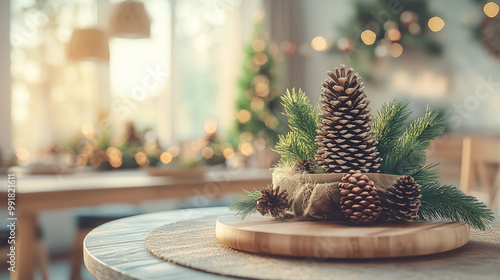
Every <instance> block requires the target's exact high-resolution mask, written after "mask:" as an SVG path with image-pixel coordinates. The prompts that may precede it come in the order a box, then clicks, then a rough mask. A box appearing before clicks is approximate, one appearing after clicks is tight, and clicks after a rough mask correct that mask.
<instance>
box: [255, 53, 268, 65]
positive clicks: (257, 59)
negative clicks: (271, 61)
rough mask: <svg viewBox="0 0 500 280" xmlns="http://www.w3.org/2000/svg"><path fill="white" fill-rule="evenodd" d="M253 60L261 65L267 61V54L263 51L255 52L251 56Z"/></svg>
mask: <svg viewBox="0 0 500 280" xmlns="http://www.w3.org/2000/svg"><path fill="white" fill-rule="evenodd" d="M253 62H255V64H257V65H259V66H262V65H264V64H266V63H267V55H265V54H263V53H256V54H255V55H254V56H253Z"/></svg>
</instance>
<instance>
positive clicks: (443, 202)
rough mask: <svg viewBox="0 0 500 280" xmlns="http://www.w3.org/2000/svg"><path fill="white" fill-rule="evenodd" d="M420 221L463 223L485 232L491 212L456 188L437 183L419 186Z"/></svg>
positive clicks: (489, 221)
mask: <svg viewBox="0 0 500 280" xmlns="http://www.w3.org/2000/svg"><path fill="white" fill-rule="evenodd" d="M420 192H421V194H422V198H421V206H420V209H419V211H418V215H419V218H421V219H424V220H425V219H446V220H452V221H464V222H467V223H468V224H469V225H470V226H471V227H473V228H476V229H480V230H485V229H486V228H487V227H488V225H489V224H490V223H491V222H493V220H494V216H493V212H492V211H491V210H490V209H488V208H487V207H486V205H484V204H483V203H481V202H479V201H478V200H477V199H476V198H475V197H473V196H467V195H465V194H464V193H463V192H461V191H460V190H459V189H458V188H456V187H454V186H450V185H441V184H440V183H439V182H434V183H431V184H426V185H421V186H420Z"/></svg>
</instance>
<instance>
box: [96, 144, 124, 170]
mask: <svg viewBox="0 0 500 280" xmlns="http://www.w3.org/2000/svg"><path fill="white" fill-rule="evenodd" d="M101 153H102V151H97V155H96V156H94V157H92V158H91V159H90V164H91V165H92V166H94V167H95V166H96V165H97V166H99V165H100V164H101V162H100V161H99V162H97V160H95V163H94V162H93V160H94V159H98V158H99V157H100V156H101ZM106 156H108V161H109V164H111V166H113V167H114V168H118V167H120V166H121V165H122V152H121V151H120V150H118V149H117V148H115V147H109V148H108V149H106Z"/></svg>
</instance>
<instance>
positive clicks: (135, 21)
mask: <svg viewBox="0 0 500 280" xmlns="http://www.w3.org/2000/svg"><path fill="white" fill-rule="evenodd" d="M499 5H500V1H498V0H492V1H488V0H486V1H483V0H455V1H452V0H446V1H424V0H420V1H405V0H400V1H391V0H358V1H340V0H307V1H306V0H210V1H206V0H141V1H136V0H125V1H123V0H10V1H8V0H6V1H0V21H1V22H0V37H1V38H2V40H0V107H1V108H0V115H1V116H2V119H1V122H0V129H1V130H0V131H1V132H0V155H1V158H0V160H1V162H0V163H1V165H0V170H1V172H2V175H3V177H2V178H5V180H4V179H2V180H3V181H7V179H6V178H7V174H16V178H17V188H18V189H17V192H18V198H19V201H20V203H21V205H20V206H19V208H17V211H18V212H17V214H18V215H19V217H20V218H23V222H21V221H20V222H19V223H20V224H19V226H20V227H23V226H24V228H27V229H31V230H32V231H36V232H38V234H35V235H36V236H35V237H33V242H32V243H30V244H31V245H30V248H29V249H28V248H23V249H21V250H22V252H25V253H26V252H32V254H33V256H36V257H33V259H32V260H28V261H26V264H25V265H29V266H30V267H33V269H34V270H35V271H34V273H35V274H34V275H35V278H36V279H42V278H44V275H45V274H46V275H50V276H48V277H49V279H79V278H80V277H81V278H83V279H93V278H92V276H91V275H90V274H89V273H88V272H87V271H86V270H85V267H84V266H83V265H82V260H81V242H82V240H83V237H84V236H85V234H86V233H87V232H88V231H89V230H90V229H91V228H92V227H95V226H97V225H99V224H100V223H103V222H106V221H109V220H111V219H115V218H120V217H125V216H129V215H134V214H139V213H149V212H156V211H165V210H171V209H183V208H192V207H209V206H222V205H227V204H228V203H229V202H230V201H231V198H232V197H233V196H234V195H235V194H237V193H240V192H241V189H242V188H246V189H250V188H252V187H254V186H255V187H258V186H259V185H260V186H262V185H265V184H266V182H270V181H271V172H270V171H269V169H270V168H271V167H272V166H273V164H275V163H276V162H277V161H278V159H279V156H278V155H277V154H276V153H275V152H273V150H272V149H273V147H274V145H275V144H276V142H277V141H278V135H280V134H283V133H286V132H287V127H288V126H287V124H286V119H285V118H284V117H283V115H282V108H281V104H280V102H281V100H280V98H279V96H280V95H281V94H282V93H283V92H284V91H285V90H286V89H287V88H290V89H291V88H297V89H298V88H301V89H302V90H304V91H305V92H306V94H307V95H308V96H309V97H310V99H311V100H312V102H313V103H314V104H316V103H317V102H318V101H319V96H320V93H321V83H322V82H323V81H324V80H325V79H326V78H327V75H326V71H328V70H333V68H334V67H338V66H339V65H340V64H345V65H346V66H347V67H353V68H354V69H356V71H358V72H359V73H360V75H361V76H362V77H363V79H364V82H365V88H366V94H367V96H368V99H370V100H371V108H372V113H373V114H375V113H376V111H377V110H378V109H379V108H380V106H381V105H382V104H383V103H384V102H389V101H390V100H392V99H393V98H395V97H397V98H400V99H408V100H411V106H412V110H413V112H414V115H412V116H413V117H416V116H419V115H421V114H422V113H423V112H424V111H425V109H426V107H427V106H428V105H429V106H432V107H433V108H439V109H441V110H442V114H443V115H445V116H446V119H447V122H448V128H447V131H446V133H445V135H444V136H443V137H441V138H439V139H438V140H436V141H435V142H434V143H433V144H432V145H431V146H430V148H429V150H428V152H427V153H428V157H429V162H430V163H432V162H440V163H441V164H440V170H441V178H442V181H443V182H445V183H449V184H453V185H455V186H457V188H458V187H459V188H462V189H463V190H465V191H466V192H468V193H469V194H472V195H474V196H476V197H478V199H480V200H481V201H484V202H485V203H486V204H487V205H488V206H489V207H490V208H491V209H492V210H494V211H496V212H495V213H496V215H497V217H498V215H499V213H500V212H499V209H500V207H499V200H498V198H497V196H498V191H497V190H498V188H499V187H500V171H499V165H498V163H500V109H499V108H497V106H499V107H500V15H498V13H499ZM9 38H10V40H9ZM141 187H143V188H145V189H144V190H145V191H143V192H140V188H141ZM161 188H163V189H162V190H160V189H161ZM168 188H170V190H172V191H168V192H167V191H164V189H168ZM136 191H137V192H136ZM2 192H3V193H2V195H3V196H2V197H5V198H6V197H7V194H6V191H5V189H2ZM24 194H25V195H26V199H25V200H24V198H22V197H21V195H24ZM23 201H26V202H24V203H25V204H24V205H23ZM23 207H25V208H24V209H23ZM6 209H7V208H6V206H5V207H4V206H2V210H3V212H2V215H3V216H5V217H7V216H8V213H7V211H6ZM3 219H4V220H5V218H3ZM22 223H24V224H22ZM2 234H4V233H2ZM6 234H8V232H7V233H6ZM20 234H21V233H20ZM23 234H26V233H23ZM4 235H5V234H4ZM24 237H25V236H21V237H20V238H24ZM5 245H6V244H5V241H4V239H2V242H1V243H0V246H5ZM2 252H3V251H2ZM19 254H20V252H18V255H19ZM79 256H80V257H79ZM0 258H2V264H3V265H5V260H4V259H3V258H6V257H5V254H3V253H2V255H1V256H0ZM45 270H46V272H44V271H45ZM13 277H14V276H13ZM0 278H1V279H9V274H8V271H7V269H3V270H1V272H0Z"/></svg>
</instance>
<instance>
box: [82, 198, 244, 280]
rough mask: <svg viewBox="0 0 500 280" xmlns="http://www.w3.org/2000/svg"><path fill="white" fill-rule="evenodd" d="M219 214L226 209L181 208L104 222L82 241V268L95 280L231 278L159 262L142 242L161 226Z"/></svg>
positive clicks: (212, 279) (213, 279) (204, 279)
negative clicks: (83, 263) (83, 266)
mask: <svg viewBox="0 0 500 280" xmlns="http://www.w3.org/2000/svg"><path fill="white" fill-rule="evenodd" d="M222 213H227V208H226V207H213V208H201V209H183V210H175V211H168V212H160V213H153V214H145V215H139V216H134V217H129V218H124V219H120V220H116V221H112V222H109V223H106V224H104V225H101V226H99V227H97V228H95V229H94V230H92V231H91V232H90V233H89V234H88V235H87V237H86V238H85V241H84V243H83V245H84V262H85V266H86V267H87V269H88V270H89V272H90V273H91V274H92V275H93V276H94V277H95V278H96V279H127V280H131V279H141V280H142V279H166V280H168V279H172V280H173V279H175V280H177V279H200V280H216V279H235V278H232V277H221V276H219V275H215V274H210V273H203V272H200V271H197V270H192V269H189V268H185V267H182V266H178V265H175V264H172V263H169V262H166V261H163V260H161V259H158V258H156V257H155V256H153V255H151V254H150V253H149V252H148V250H147V248H146V244H145V243H144V239H145V238H146V236H147V235H148V233H149V232H150V231H151V230H152V229H154V228H156V227H159V226H161V225H165V224H170V223H175V222H178V221H183V220H190V219H196V218H201V217H205V216H211V215H221V214H222Z"/></svg>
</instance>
